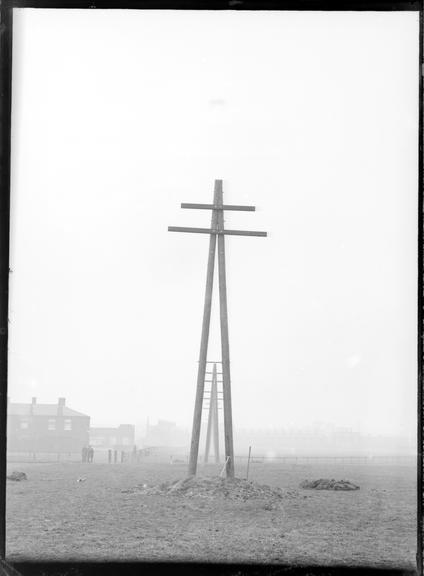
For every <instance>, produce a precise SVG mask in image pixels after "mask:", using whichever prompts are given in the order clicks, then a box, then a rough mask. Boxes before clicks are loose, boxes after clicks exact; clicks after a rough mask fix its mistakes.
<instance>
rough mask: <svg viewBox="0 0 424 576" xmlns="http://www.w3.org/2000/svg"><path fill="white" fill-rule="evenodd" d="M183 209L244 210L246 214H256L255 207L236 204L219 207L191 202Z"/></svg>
mask: <svg viewBox="0 0 424 576" xmlns="http://www.w3.org/2000/svg"><path fill="white" fill-rule="evenodd" d="M181 208H194V209H197V210H243V211H245V212H254V211H255V210H256V208H255V206H237V205H235V204H224V205H223V206H217V205H215V204H192V203H190V202H183V203H182V204H181Z"/></svg>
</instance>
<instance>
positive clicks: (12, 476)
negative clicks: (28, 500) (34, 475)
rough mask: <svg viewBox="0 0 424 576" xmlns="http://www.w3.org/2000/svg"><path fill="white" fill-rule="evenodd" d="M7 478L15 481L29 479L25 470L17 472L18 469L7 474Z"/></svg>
mask: <svg viewBox="0 0 424 576" xmlns="http://www.w3.org/2000/svg"><path fill="white" fill-rule="evenodd" d="M7 479H8V480H13V481H14V482H20V481H21V480H28V478H27V475H26V474H25V472H16V471H13V472H12V474H9V475H8V476H7Z"/></svg>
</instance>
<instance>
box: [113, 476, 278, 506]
mask: <svg viewBox="0 0 424 576" xmlns="http://www.w3.org/2000/svg"><path fill="white" fill-rule="evenodd" d="M123 492H126V493H134V492H139V493H142V494H146V495H153V494H155V495H157V494H159V495H165V496H176V497H185V498H206V499H218V498H219V499H227V500H235V501H241V502H246V501H247V500H251V499H253V500H261V501H265V502H266V503H268V504H278V503H280V501H281V500H282V498H283V495H284V492H283V490H281V488H272V487H271V486H268V485H267V484H259V483H258V482H253V481H251V482H249V481H248V480H244V479H243V478H231V479H227V478H221V477H219V476H216V477H215V476H212V477H203V478H202V477H197V476H191V477H188V478H184V479H182V480H175V481H173V482H164V483H162V484H159V485H156V486H148V485H147V484H139V485H138V486H136V487H135V488H133V489H129V490H123Z"/></svg>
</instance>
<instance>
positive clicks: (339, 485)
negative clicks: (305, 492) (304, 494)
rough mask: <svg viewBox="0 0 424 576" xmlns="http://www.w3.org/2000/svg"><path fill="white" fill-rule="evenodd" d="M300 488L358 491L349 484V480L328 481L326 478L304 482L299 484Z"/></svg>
mask: <svg viewBox="0 0 424 576" xmlns="http://www.w3.org/2000/svg"><path fill="white" fill-rule="evenodd" d="M300 487H301V488H306V489H309V490H346V491H349V490H359V486H358V485H357V484H353V482H349V480H334V478H332V479H331V480H328V479H327V478H319V479H318V480H304V481H303V482H301V483H300Z"/></svg>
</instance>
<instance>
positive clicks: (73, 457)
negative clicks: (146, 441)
mask: <svg viewBox="0 0 424 576" xmlns="http://www.w3.org/2000/svg"><path fill="white" fill-rule="evenodd" d="M7 460H8V462H10V463H13V462H25V463H31V462H33V463H49V462H51V463H53V462H81V461H82V456H81V454H78V453H71V452H68V453H59V454H58V453H51V452H37V453H25V452H21V453H18V452H8V453H7ZM247 460H248V455H247V454H245V455H238V456H237V455H236V457H235V463H236V464H237V463H239V464H243V463H245V464H247ZM93 461H94V462H95V463H97V464H140V463H142V462H145V461H149V462H152V463H153V462H161V463H164V462H169V464H171V465H183V464H188V454H178V455H176V456H174V455H172V452H171V450H169V452H167V453H164V452H162V451H161V452H156V451H155V450H154V449H149V448H143V449H139V450H115V449H110V450H100V449H97V450H95V451H94V459H93ZM202 463H203V460H202V457H200V458H199V464H200V465H202ZM268 464H271V465H272V464H274V465H275V464H279V465H290V466H297V465H299V466H301V465H311V464H331V465H337V464H343V465H362V466H369V465H400V466H402V465H403V466H415V465H416V456H414V455H378V456H375V455H368V456H366V455H353V456H349V455H335V456H324V455H319V456H309V455H283V456H278V455H275V456H268V455H258V454H255V453H253V452H252V454H251V456H250V465H252V466H254V465H268ZM207 466H208V464H207Z"/></svg>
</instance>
